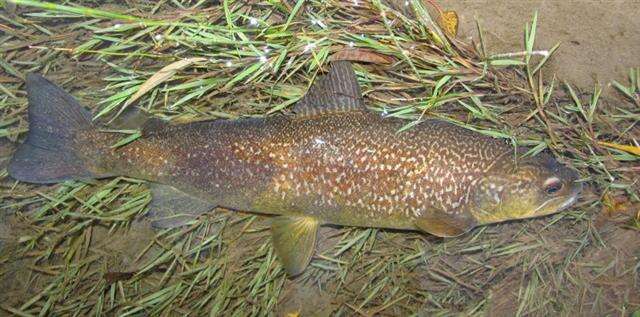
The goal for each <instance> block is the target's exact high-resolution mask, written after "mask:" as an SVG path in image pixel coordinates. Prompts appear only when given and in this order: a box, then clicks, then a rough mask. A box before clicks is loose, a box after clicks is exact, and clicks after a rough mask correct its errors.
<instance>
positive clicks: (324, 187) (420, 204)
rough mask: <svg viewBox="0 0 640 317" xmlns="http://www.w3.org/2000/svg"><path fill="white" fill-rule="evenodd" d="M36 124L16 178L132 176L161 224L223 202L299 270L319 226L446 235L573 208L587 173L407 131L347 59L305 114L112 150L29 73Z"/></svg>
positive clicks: (156, 124)
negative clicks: (383, 111) (371, 106)
mask: <svg viewBox="0 0 640 317" xmlns="http://www.w3.org/2000/svg"><path fill="white" fill-rule="evenodd" d="M27 93H28V100H29V108H28V115H29V122H30V128H29V132H28V134H27V137H26V141H25V142H24V143H23V144H21V145H20V147H19V148H18V149H17V151H16V153H15V154H14V156H13V158H12V161H11V162H10V165H9V168H8V171H9V174H10V175H11V176H12V177H14V178H15V179H17V180H20V181H25V182H31V183H55V182H60V181H64V180H69V179H87V178H105V177H112V176H118V175H126V176H129V177H135V178H139V179H143V180H146V181H148V183H149V186H150V189H151V192H152V197H153V198H152V202H151V204H150V207H149V208H150V211H149V214H150V215H152V217H153V219H155V222H154V225H155V226H156V227H172V226H178V225H181V224H183V223H184V222H185V220H189V219H191V218H192V217H193V216H195V215H198V214H201V213H203V212H207V211H210V210H211V209H213V208H215V207H218V206H220V207H226V208H230V209H235V210H242V211H248V212H254V213H260V214H268V215H271V217H272V220H273V221H272V240H273V244H274V248H275V250H276V253H277V255H278V257H279V259H280V260H281V262H282V263H283V266H284V268H285V270H286V272H287V273H288V274H290V275H296V274H299V273H301V272H302V271H303V270H304V269H305V267H306V266H307V265H308V263H309V261H310V259H311V257H312V255H313V253H314V249H315V243H316V236H317V230H318V227H319V226H321V225H325V224H335V225H344V226H358V227H376V228H394V229H406V230H420V231H423V232H427V233H429V234H433V235H436V236H440V237H453V236H458V235H461V234H463V233H465V232H467V231H469V230H470V229H472V228H474V227H476V226H479V225H485V224H491V223H497V222H502V221H506V220H512V219H522V218H530V217H536V216H542V215H547V214H551V213H555V212H558V211H560V210H562V209H564V208H566V207H568V206H570V205H572V204H573V203H574V202H575V200H576V198H577V196H578V194H579V192H580V188H581V186H580V185H579V184H578V183H576V182H575V181H576V180H577V179H578V174H577V173H576V172H575V171H574V170H573V169H570V168H567V167H564V166H562V165H561V164H559V163H558V162H557V161H556V160H555V159H554V158H553V157H552V156H550V155H547V154H543V155H538V156H535V157H528V158H519V157H520V156H518V155H514V154H517V153H518V150H516V149H514V148H513V147H512V146H510V145H508V144H507V143H505V142H503V141H501V140H498V139H495V138H491V137H488V136H484V135H482V134H478V133H476V132H472V131H470V130H467V129H464V128H462V127H459V126H457V125H454V124H450V123H446V122H443V121H438V120H427V121H425V122H422V123H420V124H418V125H417V126H415V127H414V128H412V129H409V130H407V131H404V132H401V133H398V130H399V129H400V128H401V127H402V126H403V125H404V124H405V123H406V122H404V121H402V120H399V119H395V118H390V117H382V116H380V115H379V114H377V113H374V112H371V111H368V110H367V109H366V108H365V106H364V104H363V99H362V97H361V93H360V88H359V86H358V83H357V80H356V76H355V74H354V72H353V70H352V68H351V64H349V63H348V62H344V61H342V62H334V63H333V64H332V67H331V69H330V71H329V72H328V74H327V75H326V76H324V77H323V78H321V79H319V80H318V81H317V82H316V83H315V84H314V85H313V86H312V87H311V88H310V89H309V91H308V92H307V94H306V95H305V96H304V98H303V99H302V100H301V101H299V102H298V103H297V104H296V105H295V107H294V114H293V115H278V116H272V117H267V118H264V119H240V120H213V121H204V122H194V123H187V124H180V125H171V124H168V123H165V122H162V121H160V120H157V119H155V120H154V119H152V120H150V122H149V123H147V124H146V125H145V126H144V127H143V128H142V132H141V134H142V136H141V137H140V138H138V139H137V140H135V141H133V142H131V143H129V144H126V145H124V146H120V147H113V146H112V145H114V144H115V143H117V142H118V140H119V139H120V138H121V136H120V135H118V134H114V133H109V132H105V131H104V129H102V130H101V129H100V128H99V127H98V126H97V124H95V123H93V122H92V121H91V119H90V118H91V117H90V115H89V113H88V112H87V111H86V110H85V109H83V108H82V107H81V105H80V104H79V103H78V102H77V101H76V100H75V99H74V98H73V97H71V96H70V95H69V94H68V93H66V92H64V91H63V90H62V89H60V88H59V87H57V86H55V85H54V84H52V83H51V82H49V81H48V80H46V79H45V78H43V77H41V76H39V75H35V74H31V75H29V76H28V77H27Z"/></svg>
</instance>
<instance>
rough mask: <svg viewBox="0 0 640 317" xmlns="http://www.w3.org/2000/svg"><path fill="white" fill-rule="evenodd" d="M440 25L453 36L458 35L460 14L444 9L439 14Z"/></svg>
mask: <svg viewBox="0 0 640 317" xmlns="http://www.w3.org/2000/svg"><path fill="white" fill-rule="evenodd" d="M438 25H440V27H441V28H442V29H443V30H444V31H445V32H446V33H447V35H449V36H451V37H456V35H458V14H457V13H456V12H455V11H443V12H442V13H441V14H440V16H438Z"/></svg>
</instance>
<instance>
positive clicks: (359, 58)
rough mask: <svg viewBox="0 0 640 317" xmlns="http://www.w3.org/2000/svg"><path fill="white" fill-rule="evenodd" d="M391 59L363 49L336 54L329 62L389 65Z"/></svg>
mask: <svg viewBox="0 0 640 317" xmlns="http://www.w3.org/2000/svg"><path fill="white" fill-rule="evenodd" d="M393 60H394V59H393V57H391V56H389V55H384V54H380V53H376V52H374V51H371V50H367V49H363V48H353V49H345V50H341V51H338V52H336V53H335V54H333V55H332V56H331V61H354V62H365V63H373V64H391V63H393Z"/></svg>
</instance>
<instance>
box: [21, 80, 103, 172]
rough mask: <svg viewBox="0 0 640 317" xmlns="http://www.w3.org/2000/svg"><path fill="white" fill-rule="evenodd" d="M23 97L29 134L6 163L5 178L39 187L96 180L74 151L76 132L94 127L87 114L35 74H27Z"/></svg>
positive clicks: (56, 88)
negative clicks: (26, 109) (7, 165)
mask: <svg viewBox="0 0 640 317" xmlns="http://www.w3.org/2000/svg"><path fill="white" fill-rule="evenodd" d="M27 96H28V100H29V109H28V114H29V132H28V134H27V139H26V141H25V142H24V143H23V144H21V145H20V146H19V147H18V150H17V151H16V152H15V154H14V156H13V158H12V159H11V162H10V163H9V167H8V172H9V175H11V177H13V178H15V179H17V180H20V181H25V182H29V183H43V184H44V183H56V182H60V181H63V180H68V179H82V178H93V177H96V175H93V174H92V173H91V172H90V171H89V170H88V169H87V168H85V166H84V164H83V162H82V160H81V159H80V158H79V157H78V155H77V154H76V150H75V149H74V137H75V136H76V135H77V133H78V132H80V131H86V130H91V129H93V128H94V126H93V124H92V123H91V115H90V114H89V112H88V111H87V110H85V109H83V108H82V106H81V105H80V104H79V103H78V101H76V100H75V99H74V98H73V97H72V96H71V95H69V94H68V93H67V92H65V91H64V90H62V88H60V87H58V86H56V85H55V84H53V83H51V82H50V81H48V80H47V79H45V78H44V77H42V76H40V75H37V74H29V75H27ZM76 147H77V146H76Z"/></svg>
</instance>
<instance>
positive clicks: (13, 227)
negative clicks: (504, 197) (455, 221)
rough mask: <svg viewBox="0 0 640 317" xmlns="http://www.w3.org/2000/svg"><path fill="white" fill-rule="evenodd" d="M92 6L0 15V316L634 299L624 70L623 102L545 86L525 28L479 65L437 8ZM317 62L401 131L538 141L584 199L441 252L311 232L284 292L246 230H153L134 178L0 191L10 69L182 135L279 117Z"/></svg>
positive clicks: (529, 310) (18, 87) (431, 241)
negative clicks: (343, 70) (198, 123)
mask: <svg viewBox="0 0 640 317" xmlns="http://www.w3.org/2000/svg"><path fill="white" fill-rule="evenodd" d="M14 2H15V3H17V5H14ZM96 3H97V2H92V1H87V2H86V3H83V2H81V1H73V2H72V1H68V2H65V5H58V4H46V3H43V2H40V1H33V0H30V1H27V0H21V1H12V2H10V3H5V4H4V8H3V11H2V12H1V13H0V14H1V17H2V19H3V21H4V22H3V23H2V29H3V34H2V35H0V42H1V43H2V47H1V48H0V67H2V69H3V71H4V72H3V73H2V74H0V90H1V91H2V95H0V111H1V112H2V116H0V117H1V119H0V135H1V136H2V137H3V138H2V139H0V140H1V142H0V150H1V151H0V155H1V157H2V159H1V160H0V164H2V165H0V167H2V170H1V172H0V173H1V174H0V177H2V180H1V181H2V183H1V184H2V187H1V188H0V200H1V201H2V206H1V207H0V208H1V209H0V216H1V218H0V219H1V220H2V221H0V238H1V239H2V240H0V241H1V244H0V248H2V249H1V254H0V287H2V290H3V291H2V292H1V293H0V310H1V311H2V312H3V314H12V315H17V316H35V315H41V316H43V315H81V316H86V315H119V316H128V315H152V316H155V315H189V316H200V315H210V316H217V315H236V316H245V315H253V316H262V315H267V314H271V313H274V312H275V314H276V315H289V314H290V315H291V316H297V315H301V316H309V315H314V316H315V315H327V316H328V315H338V316H345V315H347V316H351V315H365V316H370V315H411V314H429V315H431V314H458V313H464V314H492V315H496V314H498V315H505V314H506V315H531V314H533V315H549V314H557V313H563V314H570V313H571V314H575V313H579V314H588V315H589V314H592V315H601V314H614V315H625V314H631V313H633V312H634V311H636V310H637V309H638V307H639V306H640V294H639V291H638V290H639V289H640V285H639V276H638V269H639V267H638V260H637V259H638V255H639V254H640V238H639V232H638V230H639V228H640V221H639V219H638V216H639V215H638V209H639V206H640V205H639V203H638V201H639V197H638V187H639V185H638V184H639V183H640V182H639V181H638V175H639V174H640V173H639V171H640V170H639V169H638V162H639V157H638V155H637V153H636V152H634V151H629V149H632V148H634V147H635V148H637V145H638V144H637V143H634V142H637V140H638V139H639V138H640V132H639V128H638V124H639V123H638V121H639V120H640V108H639V105H640V103H639V97H638V96H640V95H639V92H640V85H639V80H638V70H631V72H630V76H629V79H628V80H627V79H621V80H620V82H614V83H613V87H615V88H616V89H617V90H618V91H619V93H620V98H621V99H623V100H622V101H620V100H615V101H611V100H608V99H606V98H604V97H601V96H600V92H601V90H600V88H595V89H594V91H593V92H591V93H582V92H579V91H576V90H575V89H574V88H573V87H572V86H570V85H569V84H567V83H558V82H557V81H556V80H555V78H554V79H552V80H550V81H546V82H545V81H543V80H542V71H543V69H544V67H543V65H544V63H545V62H546V61H547V60H548V58H549V55H550V54H542V55H543V56H542V57H541V56H539V55H540V54H539V51H534V43H535V30H536V23H537V22H536V20H537V18H536V17H535V16H534V18H533V20H532V21H531V23H529V24H527V26H526V32H525V41H524V42H525V47H524V50H523V52H521V53H514V54H503V55H497V56H490V55H488V54H487V53H486V52H485V48H484V43H483V42H482V37H480V43H478V44H477V45H475V46H472V45H470V44H465V43H461V42H459V41H457V40H455V39H454V38H452V37H451V36H452V35H453V34H451V32H450V31H449V32H443V31H441V30H440V28H439V26H438V25H439V24H438V21H440V20H441V18H440V17H437V14H438V13H437V12H438V10H436V11H434V10H432V9H433V8H432V7H431V6H430V4H429V3H428V2H422V1H418V0H413V1H406V2H405V1H390V2H381V1H373V2H369V1H344V2H337V1H302V0H298V1H267V2H244V1H224V2H223V3H222V4H220V5H216V6H211V7H207V6H206V5H209V4H208V3H209V2H205V1H165V2H158V3H157V4H156V3H153V2H146V1H129V2H128V3H129V5H128V6H127V7H120V6H119V5H118V2H113V3H111V2H104V3H102V4H101V5H100V7H91V6H94V5H95V4H96ZM429 12H432V13H433V16H436V18H432V15H430V13H429ZM478 30H479V31H481V29H480V27H478ZM556 48H557V46H556V47H554V48H551V49H550V50H549V51H548V52H547V53H549V52H550V53H553V51H554V50H555V49H556ZM350 50H351V52H354V53H349V52H350ZM336 53H338V54H341V55H339V56H342V58H346V59H352V60H361V61H367V62H374V63H369V64H367V63H358V64H355V65H354V67H355V70H356V72H357V75H358V79H359V81H360V83H361V84H362V85H363V91H364V94H365V99H366V102H367V103H368V105H370V106H371V107H373V108H375V109H377V110H379V111H383V112H386V113H387V115H392V116H397V117H400V118H404V119H406V120H407V126H406V127H405V128H406V129H410V128H411V127H412V126H414V125H415V124H416V123H417V122H418V121H419V120H420V119H422V118H424V117H438V118H441V119H443V120H448V121H451V122H454V123H456V124H460V125H463V126H465V127H467V128H469V129H473V130H476V131H479V132H480V133H485V134H488V135H491V136H494V137H498V138H506V139H509V140H510V141H511V142H513V143H514V144H519V145H524V146H527V147H528V148H530V149H531V151H530V154H535V153H537V152H540V151H542V150H545V149H547V148H548V149H550V150H551V151H553V152H554V153H555V154H556V155H557V156H558V157H559V158H560V159H561V160H563V161H564V162H565V163H567V164H570V165H572V166H574V167H576V168H577V169H579V171H580V173H581V175H582V177H583V180H584V181H585V183H587V184H588V185H589V186H588V189H587V190H586V191H585V194H584V195H583V197H582V198H581V199H580V202H579V203H578V204H577V205H575V206H574V207H573V208H572V209H571V210H569V211H566V212H563V213H561V214H557V215H554V216H550V217H546V218H543V219H534V220H527V221H519V222H513V223H506V224H500V225H492V226H487V227H482V228H478V229H475V230H474V231H472V232H471V233H469V234H467V235H465V236H463V237H459V238H455V239H444V240H443V239H439V238H435V237H432V236H428V235H422V234H419V233H412V232H394V231H385V230H376V229H355V228H340V229H336V228H322V229H321V231H320V235H321V239H320V243H319V246H318V253H317V255H316V256H315V257H314V258H313V261H312V263H311V266H310V267H309V269H307V270H306V271H305V273H304V274H303V275H302V276H300V277H299V278H297V279H295V280H289V279H287V278H286V277H285V275H284V272H283V270H282V268H281V266H280V264H279V263H278V262H277V260H276V259H275V256H274V252H273V249H272V247H271V245H270V242H269V234H268V232H267V228H268V224H267V222H266V220H265V217H256V216H252V215H247V214H243V213H234V212H229V211H225V210H217V211H216V212H214V213H211V214H207V215H203V216H202V217H200V218H198V219H196V220H194V221H193V222H192V223H191V224H190V225H188V226H185V227H182V228H177V229H173V230H166V231H163V232H153V231H152V230H151V229H150V228H149V225H148V223H146V222H145V221H144V213H145V212H146V210H145V206H146V205H147V203H148V202H149V200H150V196H149V193H148V190H147V189H146V186H145V184H144V182H140V181H138V180H134V179H127V178H115V179H108V180H101V181H96V182H93V183H82V182H67V183H64V184H58V185H53V186H34V185H29V184H24V183H17V182H15V181H14V180H12V179H10V178H9V177H8V176H7V173H6V163H7V161H8V158H9V157H10V155H11V153H12V149H13V148H14V147H15V142H16V141H17V140H18V139H19V138H20V137H21V136H22V135H23V133H24V132H25V131H26V130H27V122H26V98H25V94H24V91H23V85H22V79H23V78H24V74H25V73H27V72H31V71H38V72H42V73H45V74H46V76H48V77H50V78H52V79H53V80H54V81H55V82H58V83H62V84H63V86H64V88H65V89H67V90H70V91H72V92H73V94H74V95H75V96H77V97H79V98H80V99H81V100H82V101H83V103H84V104H86V105H91V106H92V108H93V111H94V113H95V115H96V120H104V121H105V122H106V121H111V120H118V118H116V114H118V113H120V112H122V110H123V109H124V108H125V107H130V106H134V105H135V106H137V107H140V108H142V109H144V110H145V111H146V112H149V113H151V114H153V115H155V116H158V117H162V118H164V119H169V120H172V121H173V122H184V121H192V120H203V119H217V118H219V119H227V118H238V117H250V116H264V115H270V114H273V115H278V114H277V113H278V112H283V111H284V112H286V111H288V110H289V108H290V106H291V105H292V104H294V103H295V102H296V101H297V100H298V99H299V98H300V97H301V96H302V94H303V93H304V91H306V89H307V88H308V87H309V85H310V83H311V82H312V81H313V80H314V78H315V77H317V76H318V74H319V73H320V71H321V70H326V67H327V64H328V61H329V60H330V59H331V58H332V56H334V55H335V54H336ZM176 65H178V66H176ZM167 67H168V68H169V70H168V71H167ZM577 67H579V65H577ZM163 69H164V71H163ZM134 99H137V100H136V101H135V103H131V101H132V100H134ZM128 100H129V101H128ZM122 113H123V115H124V114H125V113H126V112H122ZM132 135H137V134H135V133H133V134H132ZM123 137H124V138H125V139H126V140H128V139H129V138H130V137H126V136H123ZM128 141H130V140H128ZM128 141H127V142H128ZM612 144H613V146H612Z"/></svg>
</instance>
